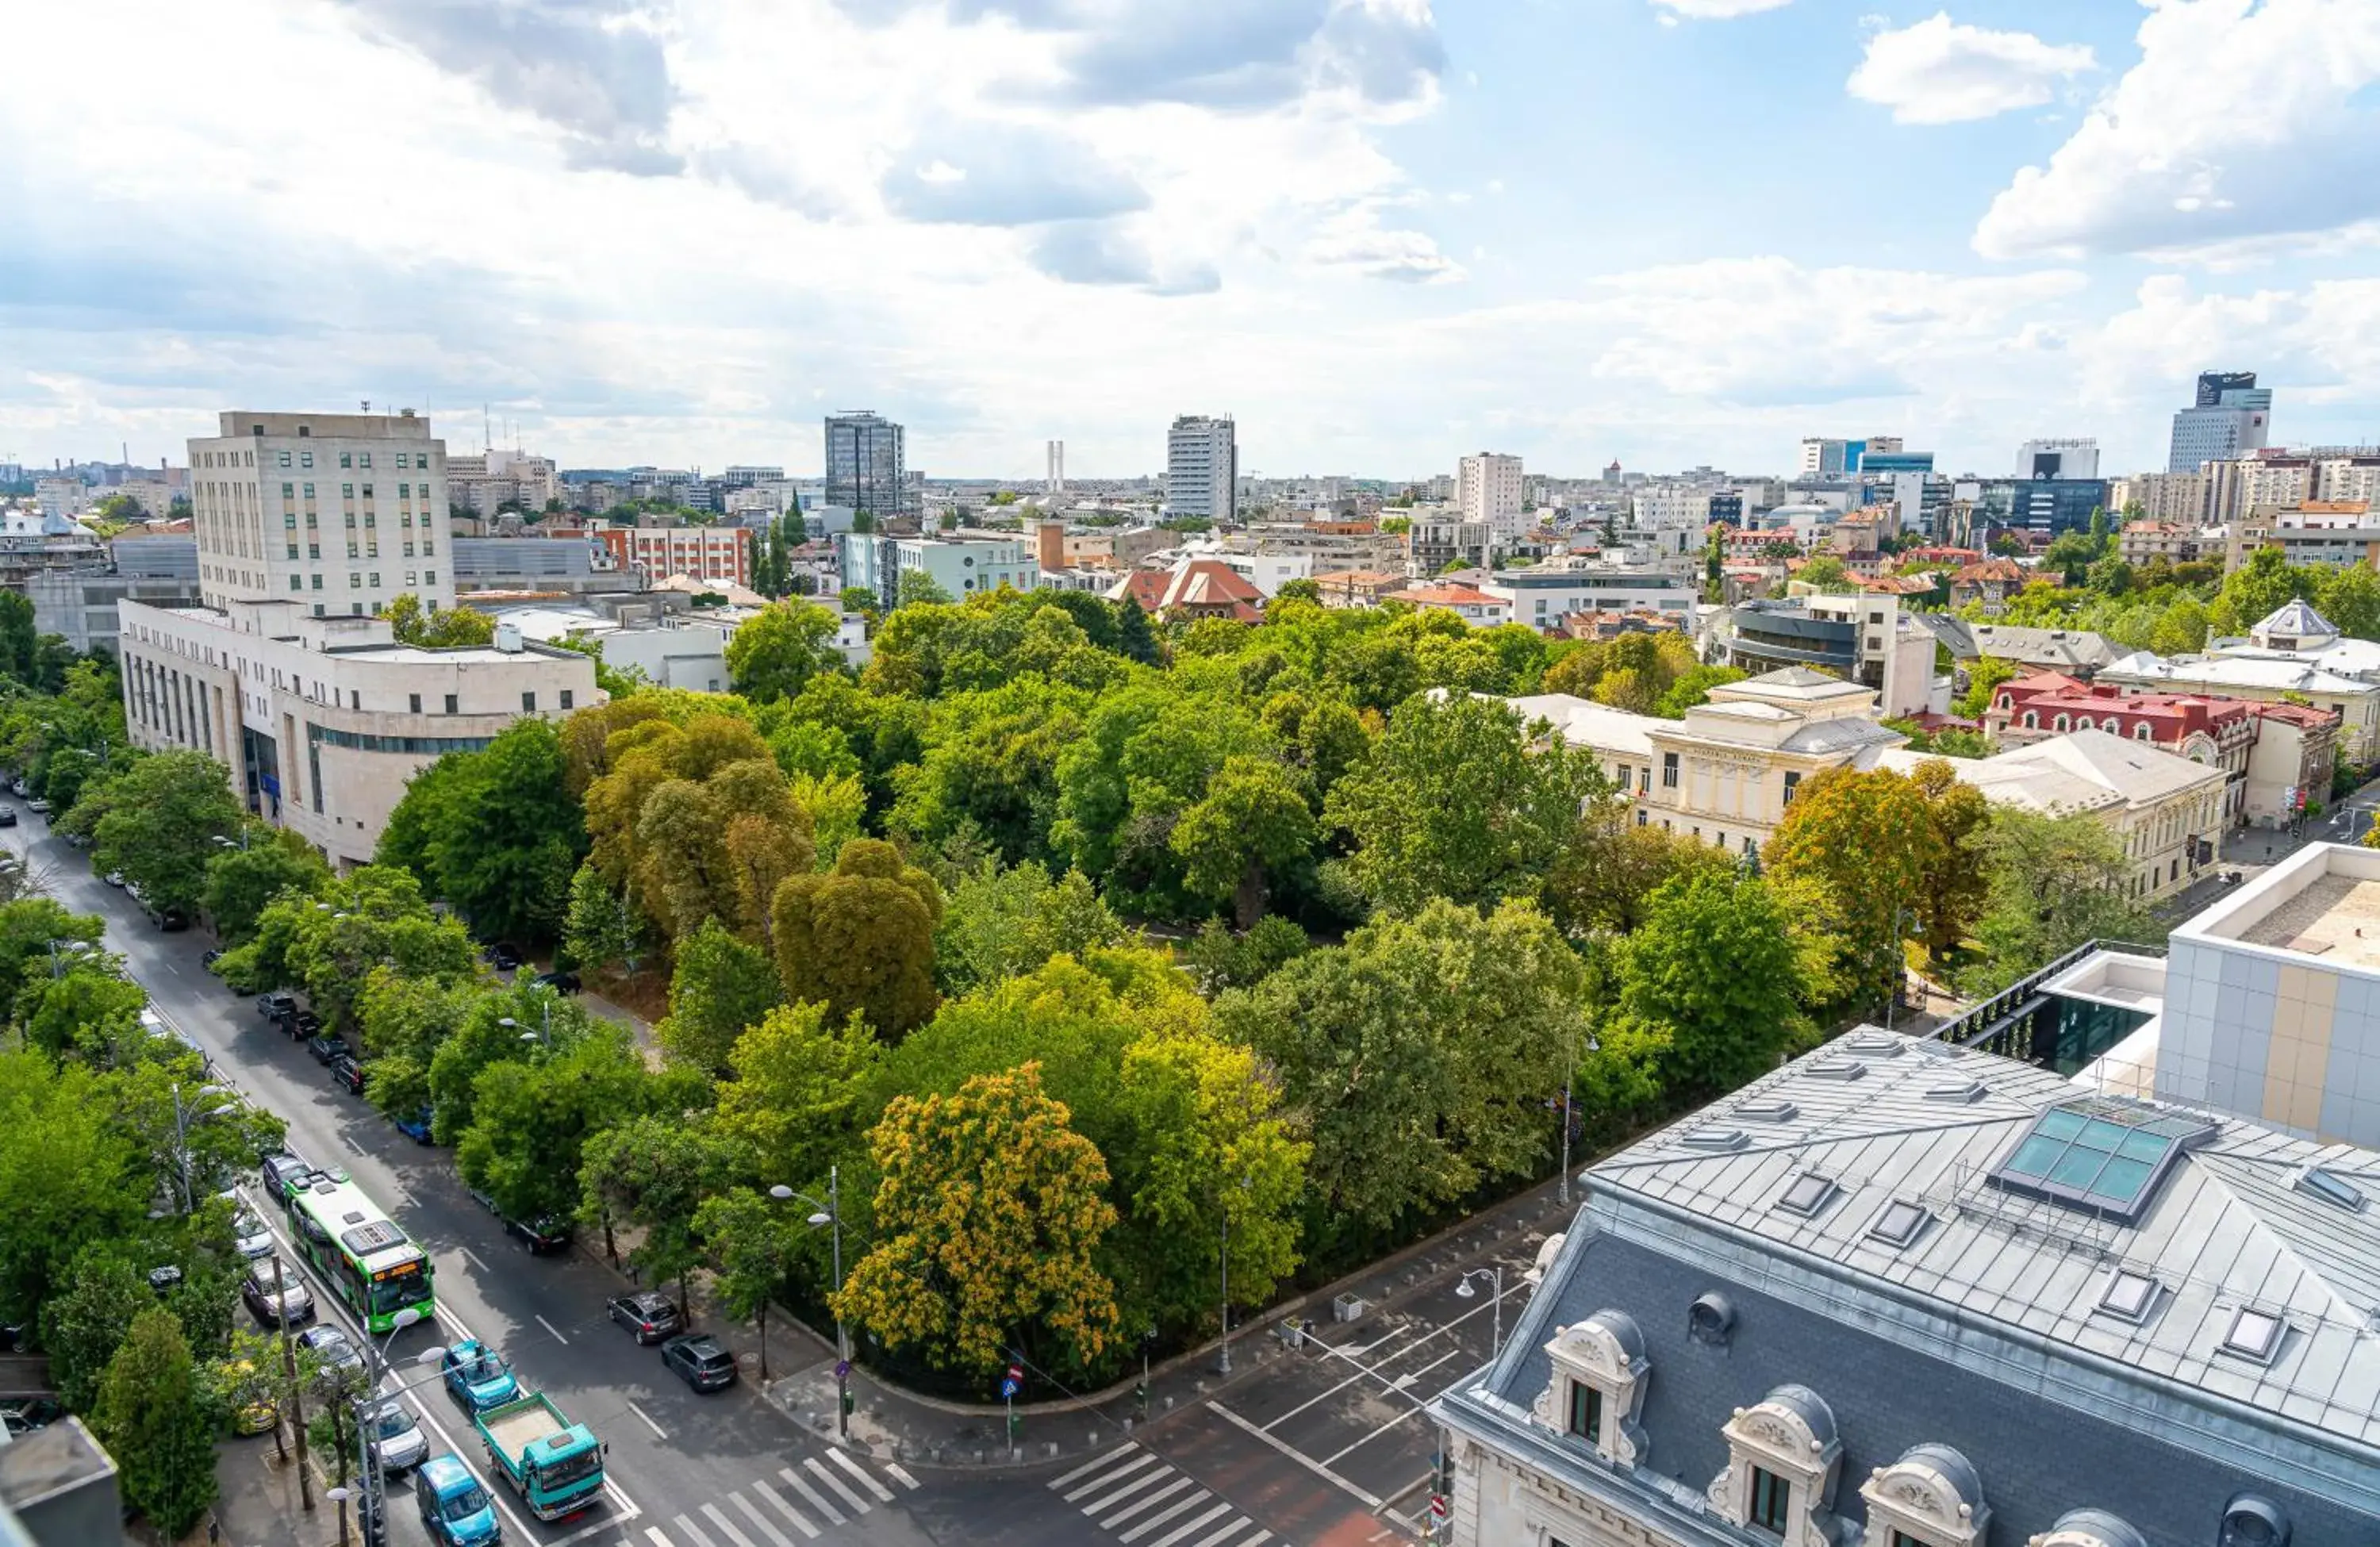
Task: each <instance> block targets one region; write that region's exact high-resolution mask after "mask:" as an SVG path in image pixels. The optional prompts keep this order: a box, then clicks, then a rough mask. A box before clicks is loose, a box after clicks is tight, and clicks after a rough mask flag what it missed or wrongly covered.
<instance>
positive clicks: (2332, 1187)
mask: <svg viewBox="0 0 2380 1547" xmlns="http://www.w3.org/2000/svg"><path fill="white" fill-rule="evenodd" d="M2297 1189H2298V1190H2299V1191H2300V1192H2304V1193H2311V1194H2313V1196H2314V1197H2316V1198H2319V1199H2321V1200H2323V1201H2324V1202H2325V1203H2328V1204H2331V1205H2333V1206H2334V1207H2337V1208H2341V1209H2345V1210H2346V1211H2347V1212H2349V1213H2351V1214H2356V1213H2362V1212H2363V1189H2362V1188H2359V1187H2357V1186H2356V1185H2355V1184H2354V1183H2352V1182H2350V1181H2349V1180H2348V1179H2347V1178H2346V1177H2344V1176H2341V1175H2338V1173H2337V1172H2335V1171H2325V1170H2324V1169H2323V1168H2322V1167H2321V1166H2318V1165H2309V1166H2307V1167H2306V1168H2305V1169H2304V1170H2303V1171H2301V1172H2299V1173H2298V1179H2297Z"/></svg>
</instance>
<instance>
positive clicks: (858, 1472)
mask: <svg viewBox="0 0 2380 1547" xmlns="http://www.w3.org/2000/svg"><path fill="white" fill-rule="evenodd" d="M826 1454H827V1459H828V1460H830V1461H832V1462H833V1463H834V1464H835V1465H836V1466H838V1467H841V1468H843V1469H844V1471H846V1472H849V1473H850V1474H851V1475H852V1476H854V1477H856V1478H857V1479H858V1480H860V1481H861V1482H862V1483H864V1484H866V1485H867V1488H868V1492H871V1493H873V1494H875V1495H876V1496H877V1497H878V1498H879V1499H881V1500H882V1501H883V1502H884V1503H886V1504H891V1503H892V1490H891V1489H890V1488H887V1487H885V1486H884V1485H883V1484H882V1483H880V1482H879V1481H877V1480H875V1479H874V1478H872V1477H869V1476H868V1473H867V1472H866V1471H865V1470H863V1469H862V1468H861V1467H860V1465H859V1463H858V1462H856V1461H854V1460H853V1459H852V1458H851V1457H850V1456H845V1455H844V1453H843V1452H841V1451H839V1450H831V1451H828V1452H827V1453H826Z"/></svg>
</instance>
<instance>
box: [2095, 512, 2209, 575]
mask: <svg viewBox="0 0 2380 1547" xmlns="http://www.w3.org/2000/svg"><path fill="white" fill-rule="evenodd" d="M2198 534H2199V529H2198V528H2197V527H2194V526H2183V525H2181V524H2180V523H2179V522H2175V521H2148V520H2142V521H2126V522H2125V523H2124V527H2123V530H2121V531H2119V532H2118V533H2117V534H2116V556H2117V557H2118V558H2119V559H2121V560H2123V561H2124V562H2125V563H2126V564H2129V565H2133V566H2139V565H2143V564H2150V563H2154V562H2155V561H2156V560H2158V559H2163V560H2165V561H2166V562H2167V563H2168V564H2188V563H2191V562H2192V561H2193V560H2195V559H2196V558H2197V557H2198V554H2199V537H2198Z"/></svg>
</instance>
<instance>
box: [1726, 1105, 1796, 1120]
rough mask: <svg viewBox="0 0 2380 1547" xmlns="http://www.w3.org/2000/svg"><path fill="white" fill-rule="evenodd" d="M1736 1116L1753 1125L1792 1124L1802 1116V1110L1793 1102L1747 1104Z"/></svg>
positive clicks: (1738, 1108)
mask: <svg viewBox="0 0 2380 1547" xmlns="http://www.w3.org/2000/svg"><path fill="white" fill-rule="evenodd" d="M1735 1115H1737V1116H1738V1117H1741V1118H1743V1119H1744V1120H1745V1121H1746V1122H1751V1123H1790V1122H1791V1121H1792V1120H1793V1119H1794V1118H1796V1117H1799V1116H1800V1115H1802V1109H1801V1108H1800V1107H1798V1106H1795V1105H1794V1104H1793V1103H1792V1102H1743V1104H1741V1105H1740V1106H1738V1107H1737V1108H1736V1109H1735Z"/></svg>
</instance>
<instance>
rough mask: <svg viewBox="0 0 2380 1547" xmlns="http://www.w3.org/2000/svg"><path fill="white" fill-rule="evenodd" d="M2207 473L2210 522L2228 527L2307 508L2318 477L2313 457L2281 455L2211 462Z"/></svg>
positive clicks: (2206, 470)
mask: <svg viewBox="0 0 2380 1547" xmlns="http://www.w3.org/2000/svg"><path fill="white" fill-rule="evenodd" d="M2204 477H2205V479H2206V518H2207V519H2208V520H2209V521H2211V522H2216V523H2218V524H2221V525H2224V526H2229V525H2232V524H2235V523H2237V522H2239V521H2240V520H2241V519H2243V518H2250V517H2256V516H2263V515H2265V514H2267V513H2268V512H2271V511H2275V510H2283V509H2291V508H2294V507H2296V506H2301V505H2303V504H2304V503H2305V502H2306V501H2307V500H2309V499H2312V498H2313V497H2314V481H2315V479H2316V477H2317V470H2316V468H2315V464H2314V460H2313V457H2295V456H2291V455H2289V453H2287V452H2278V451H2267V452H2260V453H2258V454H2257V455H2255V456H2253V457H2234V458H2231V459H2229V460H2227V461H2221V462H2209V463H2208V464H2207V465H2206V467H2205V468H2204Z"/></svg>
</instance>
